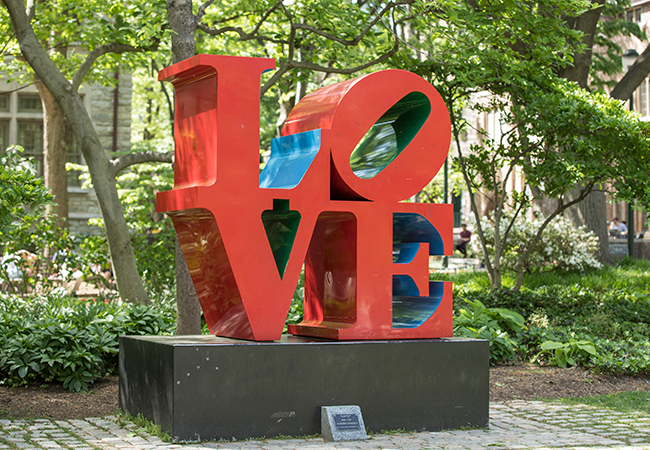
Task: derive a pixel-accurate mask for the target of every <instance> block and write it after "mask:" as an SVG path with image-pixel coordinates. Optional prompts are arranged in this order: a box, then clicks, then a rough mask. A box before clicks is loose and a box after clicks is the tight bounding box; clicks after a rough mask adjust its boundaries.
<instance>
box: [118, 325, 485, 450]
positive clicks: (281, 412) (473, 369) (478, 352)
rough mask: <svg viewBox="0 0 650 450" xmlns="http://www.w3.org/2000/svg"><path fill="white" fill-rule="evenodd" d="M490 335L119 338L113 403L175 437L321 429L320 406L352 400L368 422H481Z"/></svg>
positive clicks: (413, 425) (374, 427)
mask: <svg viewBox="0 0 650 450" xmlns="http://www.w3.org/2000/svg"><path fill="white" fill-rule="evenodd" d="M488 365H489V362H488V343H487V341H479V340H470V339H460V338H452V339H432V340H409V341H352V342H350V341H346V342H334V341H324V340H317V339H311V338H310V339H306V338H298V337H291V336H288V337H284V338H283V339H282V340H281V341H279V342H263V343H260V342H247V341H239V340H235V339H226V338H217V337H214V336H179V337H175V336H137V337H136V336H123V337H121V338H120V399H119V404H120V408H122V409H123V410H125V411H128V412H130V413H131V414H133V415H138V414H142V415H143V416H144V417H145V418H147V419H150V420H152V421H153V422H154V423H156V424H157V425H159V426H160V427H161V428H162V430H163V431H166V432H167V433H169V434H170V435H171V436H172V437H173V438H174V439H175V440H177V441H191V440H213V439H233V438H235V439H245V438H256V437H263V436H266V437H273V436H277V435H279V434H283V435H289V436H300V435H310V434H319V433H320V423H321V421H320V408H321V406H337V405H358V406H360V407H361V412H362V414H363V419H364V421H365V424H366V427H367V428H368V429H369V430H371V431H375V432H377V431H380V430H392V429H399V428H404V429H406V430H415V431H421V430H429V431H435V430H441V429H449V428H458V427H461V426H471V427H485V426H487V424H488V376H489V374H488Z"/></svg>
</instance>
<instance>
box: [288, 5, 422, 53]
mask: <svg viewBox="0 0 650 450" xmlns="http://www.w3.org/2000/svg"><path fill="white" fill-rule="evenodd" d="M411 3H413V0H403V1H398V2H389V3H388V4H386V6H385V7H384V9H382V10H381V11H379V12H378V13H377V16H376V17H375V18H374V19H373V20H371V21H370V22H369V23H368V25H367V26H366V27H365V28H364V29H363V30H362V31H361V33H359V34H358V35H357V37H355V38H354V39H343V38H340V37H338V36H337V35H335V34H331V33H328V32H326V31H323V30H320V29H318V28H316V27H314V26H312V25H306V24H303V23H297V24H294V27H295V28H296V29H299V30H306V31H310V32H312V33H314V34H316V35H318V36H321V37H324V38H325V39H329V40H330V41H334V42H338V43H339V44H343V45H349V46H355V45H357V44H358V43H359V42H361V39H363V38H364V37H365V35H366V34H368V32H369V31H370V30H371V29H372V27H374V26H375V25H377V23H378V22H379V21H380V20H381V19H382V17H383V16H385V15H386V14H387V13H388V12H389V11H390V10H391V9H393V8H394V7H396V6H398V5H405V4H411Z"/></svg>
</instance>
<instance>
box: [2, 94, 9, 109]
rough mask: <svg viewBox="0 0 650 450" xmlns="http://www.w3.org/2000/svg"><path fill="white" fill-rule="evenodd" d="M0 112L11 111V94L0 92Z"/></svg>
mask: <svg viewBox="0 0 650 450" xmlns="http://www.w3.org/2000/svg"><path fill="white" fill-rule="evenodd" d="M0 111H9V94H8V93H4V92H0Z"/></svg>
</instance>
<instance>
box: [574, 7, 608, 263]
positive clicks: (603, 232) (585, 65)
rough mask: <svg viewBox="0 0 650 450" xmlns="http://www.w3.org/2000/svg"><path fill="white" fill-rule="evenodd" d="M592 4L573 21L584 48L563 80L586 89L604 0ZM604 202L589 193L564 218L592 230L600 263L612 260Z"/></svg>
mask: <svg viewBox="0 0 650 450" xmlns="http://www.w3.org/2000/svg"><path fill="white" fill-rule="evenodd" d="M595 3H597V4H599V5H601V6H599V7H598V8H595V9H591V10H589V11H587V12H585V13H584V14H582V15H580V16H579V17H577V18H576V19H575V23H574V24H573V25H574V26H573V28H574V29H576V30H579V31H581V32H582V33H583V38H582V43H583V44H584V45H585V51H584V52H583V53H579V54H576V55H575V57H574V64H573V66H569V67H567V68H566V69H564V71H563V73H562V74H561V76H562V77H564V78H566V79H567V80H569V81H575V82H576V83H578V84H579V85H580V86H581V87H582V88H584V89H587V88H588V82H589V69H590V67H591V60H592V48H593V46H594V39H595V36H596V33H597V27H598V21H599V20H600V14H601V12H602V9H603V6H602V5H604V3H605V0H597V1H596V2H595ZM578 195H579V192H578V190H577V189H574V190H572V191H571V192H569V193H568V194H567V196H566V197H567V198H566V201H571V200H572V199H574V198H577V196H578ZM606 201H607V199H606V198H605V194H604V193H602V192H592V193H590V194H589V195H587V197H586V198H585V199H584V200H583V201H582V202H580V203H579V204H578V205H576V206H572V207H570V208H568V209H567V210H566V211H565V212H564V215H565V216H566V217H567V218H568V219H569V220H571V222H573V224H574V225H575V226H581V225H585V226H586V227H587V229H588V230H590V231H593V232H594V234H595V235H596V236H598V240H599V242H600V248H599V252H598V260H599V261H600V262H601V263H606V264H609V263H611V262H612V257H611V255H610V254H609V235H608V232H607V210H606V208H605V204H606Z"/></svg>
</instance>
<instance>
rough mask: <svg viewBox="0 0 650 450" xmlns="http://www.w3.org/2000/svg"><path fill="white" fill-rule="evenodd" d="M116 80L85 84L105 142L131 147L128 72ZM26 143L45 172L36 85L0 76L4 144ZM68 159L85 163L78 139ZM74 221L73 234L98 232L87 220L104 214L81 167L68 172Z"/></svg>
mask: <svg viewBox="0 0 650 450" xmlns="http://www.w3.org/2000/svg"><path fill="white" fill-rule="evenodd" d="M116 78H117V85H116V86H115V87H105V86H101V85H99V84H92V85H90V86H86V87H83V88H82V89H80V91H79V92H80V94H81V95H82V98H83V102H84V106H85V107H86V110H87V111H88V113H89V115H90V117H91V119H92V121H93V124H94V125H95V129H96V130H97V134H98V135H99V139H100V142H101V143H102V145H103V147H104V149H105V150H106V152H108V153H120V152H125V151H128V150H129V149H130V147H131V92H132V83H131V75H130V74H129V73H120V74H118V75H116ZM15 144H18V145H21V146H22V147H24V148H25V154H26V155H28V156H30V157H32V158H33V159H34V160H35V161H36V164H37V170H38V171H39V173H40V174H42V171H43V167H42V164H43V109H42V105H41V102H40V97H39V95H38V92H37V90H36V87H35V86H34V85H33V84H31V85H20V84H17V83H15V82H8V81H7V80H6V79H3V78H2V77H0V148H2V149H5V148H7V147H8V146H10V145H15ZM67 161H68V162H71V163H76V164H81V165H84V164H85V162H84V159H83V155H82V154H81V150H80V148H79V146H78V145H73V146H71V148H69V149H68V154H67ZM68 208H69V227H70V231H71V232H73V233H74V234H97V233H99V232H100V229H99V228H98V227H96V226H91V225H89V224H88V220H89V219H93V218H98V217H100V212H99V205H98V203H97V198H96V196H95V192H94V191H93V190H92V189H83V188H82V183H81V181H80V180H79V177H78V174H77V173H70V172H69V173H68Z"/></svg>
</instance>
